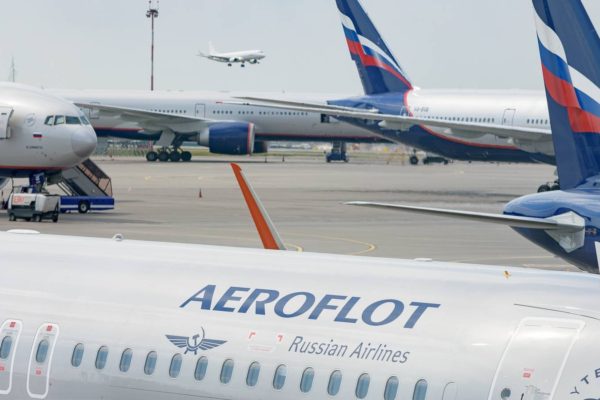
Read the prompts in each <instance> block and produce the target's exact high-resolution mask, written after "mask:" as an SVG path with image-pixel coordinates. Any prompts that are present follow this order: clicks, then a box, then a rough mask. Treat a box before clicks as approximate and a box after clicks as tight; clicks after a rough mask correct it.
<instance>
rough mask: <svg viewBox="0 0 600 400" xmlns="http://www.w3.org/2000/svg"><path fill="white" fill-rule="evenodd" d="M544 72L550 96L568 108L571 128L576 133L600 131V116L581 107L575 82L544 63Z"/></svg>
mask: <svg viewBox="0 0 600 400" xmlns="http://www.w3.org/2000/svg"><path fill="white" fill-rule="evenodd" d="M542 72H543V75H544V83H545V85H546V90H547V91H548V94H549V95H550V97H552V99H554V101H556V102H557V103H558V104H560V105H561V106H563V107H565V108H566V109H567V115H568V117H569V124H570V126H571V130H572V131H573V132H574V133H600V118H598V117H597V116H595V115H594V114H592V113H589V112H587V111H585V110H583V109H581V107H580V105H579V100H578V99H577V93H576V92H575V88H574V87H573V84H572V83H570V82H567V81H565V80H563V79H561V78H559V77H557V76H556V75H554V74H553V73H552V72H550V70H548V69H547V68H546V67H545V66H544V65H542Z"/></svg>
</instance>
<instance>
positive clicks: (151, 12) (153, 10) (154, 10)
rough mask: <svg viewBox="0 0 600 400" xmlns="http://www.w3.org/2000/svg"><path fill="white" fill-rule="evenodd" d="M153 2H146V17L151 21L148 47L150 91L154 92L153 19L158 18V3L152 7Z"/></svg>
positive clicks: (150, 0)
mask: <svg viewBox="0 0 600 400" xmlns="http://www.w3.org/2000/svg"><path fill="white" fill-rule="evenodd" d="M152 3H153V1H152V0H148V11H146V17H147V18H150V20H151V21H152V44H151V46H150V90H154V18H158V1H157V2H156V7H153V4H152Z"/></svg>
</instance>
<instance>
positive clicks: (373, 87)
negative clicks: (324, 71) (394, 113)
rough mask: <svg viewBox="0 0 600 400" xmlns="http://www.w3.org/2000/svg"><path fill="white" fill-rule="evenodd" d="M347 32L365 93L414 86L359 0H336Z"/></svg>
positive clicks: (345, 32)
mask: <svg viewBox="0 0 600 400" xmlns="http://www.w3.org/2000/svg"><path fill="white" fill-rule="evenodd" d="M337 6H338V9H339V11H340V17H341V20H342V26H343V29H344V35H345V36H346V42H347V44H348V49H349V50H350V54H351V56H352V59H353V60H354V62H355V63H356V66H357V68H358V72H359V75H360V79H361V81H362V84H363V88H364V90H365V93H366V94H380V93H394V92H398V93H403V92H406V91H407V90H411V89H412V84H411V83H410V80H409V79H408V77H407V76H406V73H405V72H404V71H403V70H402V68H401V67H400V64H398V62H397V61H396V59H395V57H394V55H393V54H392V53H391V51H390V50H389V49H388V47H387V46H386V44H385V42H384V41H383V39H382V38H381V35H380V34H379V32H378V31H377V29H376V28H375V26H374V25H373V23H372V22H371V20H370V18H369V16H368V15H367V13H366V12H365V11H364V9H363V8H362V6H361V5H360V3H359V2H358V0H337Z"/></svg>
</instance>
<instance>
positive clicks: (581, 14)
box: [533, 0, 600, 189]
mask: <svg viewBox="0 0 600 400" xmlns="http://www.w3.org/2000/svg"><path fill="white" fill-rule="evenodd" d="M533 6H534V9H535V20H536V28H537V33H538V44H539V48H540V55H541V60H542V72H543V75H544V84H545V86H546V97H547V99H548V109H549V113H550V122H551V126H552V139H553V141H554V149H555V153H556V163H557V168H558V177H559V180H560V186H561V189H571V188H574V187H577V186H579V185H581V184H582V183H584V182H585V181H586V180H587V179H588V178H590V177H592V176H595V175H598V174H599V173H600V89H599V88H598V86H599V85H600V39H599V38H598V34H597V32H596V30H595V29H594V25H593V24H592V21H591V20H590V18H589V16H588V14H587V12H586V10H585V8H584V6H583V4H582V3H581V0H569V1H565V0H533Z"/></svg>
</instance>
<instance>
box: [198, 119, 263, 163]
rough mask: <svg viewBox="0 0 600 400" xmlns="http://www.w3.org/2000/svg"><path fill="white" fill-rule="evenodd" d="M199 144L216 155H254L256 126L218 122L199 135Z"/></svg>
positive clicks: (246, 123)
mask: <svg viewBox="0 0 600 400" xmlns="http://www.w3.org/2000/svg"><path fill="white" fill-rule="evenodd" d="M198 144H199V145H200V146H206V147H208V149H209V150H210V152H211V153H215V154H231V155H240V154H252V153H253V152H254V124H252V123H249V122H218V123H215V124H212V125H211V126H209V127H208V129H206V130H205V131H203V132H201V133H200V134H199V135H198Z"/></svg>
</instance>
